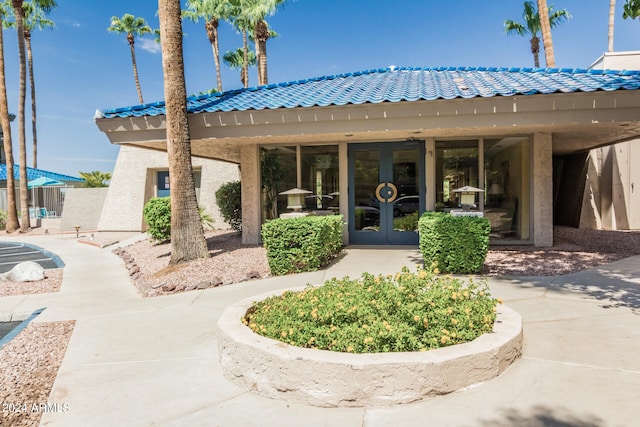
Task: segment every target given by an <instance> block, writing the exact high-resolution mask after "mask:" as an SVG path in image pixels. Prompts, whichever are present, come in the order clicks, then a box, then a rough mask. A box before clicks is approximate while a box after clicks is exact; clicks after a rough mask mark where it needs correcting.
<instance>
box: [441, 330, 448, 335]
mask: <svg viewBox="0 0 640 427" xmlns="http://www.w3.org/2000/svg"><path fill="white" fill-rule="evenodd" d="M441 332H442V333H443V334H445V335H449V331H448V330H446V329H443V330H442V331H441Z"/></svg>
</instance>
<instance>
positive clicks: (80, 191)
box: [60, 188, 108, 231]
mask: <svg viewBox="0 0 640 427" xmlns="http://www.w3.org/2000/svg"><path fill="white" fill-rule="evenodd" d="M107 192H108V188H68V189H67V191H66V193H65V197H64V207H63V209H62V219H61V221H60V231H73V230H75V227H76V226H80V228H81V229H82V230H97V229H98V222H99V220H100V214H101V212H102V208H103V206H104V201H105V199H106V197H107Z"/></svg>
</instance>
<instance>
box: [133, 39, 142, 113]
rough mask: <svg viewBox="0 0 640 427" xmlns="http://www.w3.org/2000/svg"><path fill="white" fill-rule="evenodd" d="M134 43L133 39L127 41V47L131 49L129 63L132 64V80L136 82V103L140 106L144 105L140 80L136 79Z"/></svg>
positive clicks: (136, 68)
mask: <svg viewBox="0 0 640 427" xmlns="http://www.w3.org/2000/svg"><path fill="white" fill-rule="evenodd" d="M134 44H135V41H134V40H133V37H131V38H130V39H129V47H130V48H131V63H132V64H133V79H134V80H135V82H136V89H137V90H138V101H140V104H144V101H143V100H142V89H141V88H140V80H139V79H138V65H137V64H136V49H135V48H134Z"/></svg>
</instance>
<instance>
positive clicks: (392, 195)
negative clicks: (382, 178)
mask: <svg viewBox="0 0 640 427" xmlns="http://www.w3.org/2000/svg"><path fill="white" fill-rule="evenodd" d="M384 188H387V190H386V192H385V193H386V194H385V195H383V194H382V190H383V189H384ZM385 196H386V197H385ZM397 198H398V188H397V187H396V186H395V185H393V184H392V183H390V182H381V183H380V184H378V186H377V187H376V199H378V201H379V202H380V203H391V202H393V201H394V200H395V199H397Z"/></svg>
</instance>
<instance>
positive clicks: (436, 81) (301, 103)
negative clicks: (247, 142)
mask: <svg viewBox="0 0 640 427" xmlns="http://www.w3.org/2000/svg"><path fill="white" fill-rule="evenodd" d="M620 89H629V90H637V89H640V71H611V70H586V69H573V68H571V69H567V68H546V69H541V68H492V67H473V68H472V67H439V68H424V67H423V68H410V67H402V68H397V67H390V68H381V69H375V70H367V71H360V72H354V73H347V74H337V75H333V76H324V77H316V78H311V79H305V80H297V81H291V82H286V83H279V84H271V85H266V86H258V87H253V88H248V89H238V90H230V91H226V92H222V93H217V94H212V95H198V96H192V97H189V98H188V99H187V110H188V111H189V112H190V113H201V112H209V113H213V112H223V111H246V110H264V109H276V108H296V107H325V106H329V105H346V104H364V103H381V102H401V101H418V100H435V99H454V98H476V97H492V96H513V95H534V94H549V93H556V92H591V91H596V90H602V91H613V90H620ZM163 114H165V109H164V101H160V102H155V103H150V104H143V105H137V106H131V107H124V108H115V109H108V110H102V111H100V112H98V115H97V117H104V118H115V117H141V116H158V115H163Z"/></svg>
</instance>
